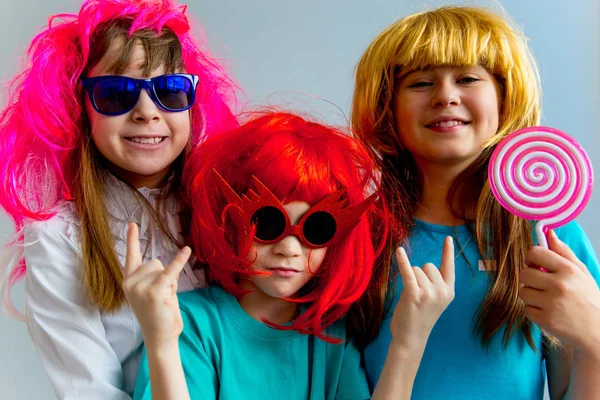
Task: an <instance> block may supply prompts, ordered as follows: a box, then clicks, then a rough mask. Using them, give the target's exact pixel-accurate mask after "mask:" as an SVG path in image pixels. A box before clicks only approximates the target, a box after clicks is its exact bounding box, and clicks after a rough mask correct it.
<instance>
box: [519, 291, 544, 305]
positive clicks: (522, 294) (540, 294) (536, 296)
mask: <svg viewBox="0 0 600 400" xmlns="http://www.w3.org/2000/svg"><path fill="white" fill-rule="evenodd" d="M519 298H520V299H521V300H523V302H524V303H525V304H527V305H528V306H530V307H536V308H539V309H541V308H542V306H544V305H545V296H544V291H542V290H537V289H533V288H530V287H527V286H523V287H521V288H520V289H519Z"/></svg>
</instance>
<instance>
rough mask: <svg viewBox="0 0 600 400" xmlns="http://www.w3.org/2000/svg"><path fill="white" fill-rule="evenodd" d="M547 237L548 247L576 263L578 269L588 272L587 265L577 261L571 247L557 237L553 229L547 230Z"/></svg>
mask: <svg viewBox="0 0 600 400" xmlns="http://www.w3.org/2000/svg"><path fill="white" fill-rule="evenodd" d="M547 237H548V249H550V250H552V251H553V252H555V253H556V254H558V255H559V256H561V257H563V258H566V259H567V260H569V261H571V262H572V263H573V264H575V265H577V266H578V267H579V269H581V270H582V271H583V272H586V273H587V272H588V269H587V267H586V266H585V265H584V264H583V263H582V262H581V261H579V259H578V258H577V256H576V255H575V253H573V250H571V248H570V247H569V246H567V244H566V243H565V242H563V241H562V240H560V239H559V238H558V236H557V235H556V233H555V232H554V229H551V230H550V232H548V235H547Z"/></svg>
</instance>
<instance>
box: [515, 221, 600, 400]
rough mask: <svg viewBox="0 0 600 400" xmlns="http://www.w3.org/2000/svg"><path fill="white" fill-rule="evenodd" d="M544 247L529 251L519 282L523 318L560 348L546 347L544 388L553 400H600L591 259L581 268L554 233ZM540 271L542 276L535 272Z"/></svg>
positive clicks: (599, 311) (599, 296)
mask: <svg viewBox="0 0 600 400" xmlns="http://www.w3.org/2000/svg"><path fill="white" fill-rule="evenodd" d="M548 247H549V249H544V248H541V247H537V246H536V247H534V248H532V249H531V250H530V251H529V253H528V255H527V259H526V264H527V266H528V267H529V268H524V269H523V271H522V272H521V275H520V279H521V282H522V283H523V284H524V285H525V286H524V287H522V288H521V290H520V292H519V296H520V297H521V299H522V300H523V302H524V303H525V314H526V315H527V317H528V318H529V319H530V320H531V321H533V322H534V323H536V324H538V325H539V326H540V327H541V328H542V329H544V330H545V331H546V332H548V333H549V334H551V335H552V336H555V337H557V338H558V339H559V340H560V341H561V343H562V344H563V345H564V347H554V348H551V349H549V352H548V357H547V368H548V387H549V391H550V394H551V395H552V398H553V399H561V398H564V396H565V395H566V398H568V399H597V398H599V397H600V382H599V381H598V380H597V377H598V376H600V329H599V328H598V327H600V289H599V288H598V284H597V282H596V281H595V279H594V277H593V275H592V273H591V272H590V271H592V270H593V271H594V273H597V270H598V264H597V261H596V258H595V257H591V256H589V255H588V256H586V255H585V254H583V257H582V259H583V260H585V262H587V263H588V265H587V266H586V265H585V264H584V263H583V262H582V261H581V260H580V259H579V258H578V257H577V256H576V255H575V253H574V252H573V251H572V250H571V248H570V247H569V246H568V245H566V244H565V243H564V242H562V241H561V240H560V239H558V237H557V236H556V234H555V233H554V232H550V233H549V235H548ZM540 267H543V268H544V269H545V270H546V272H543V271H540V270H539V268H540Z"/></svg>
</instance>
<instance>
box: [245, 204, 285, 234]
mask: <svg viewBox="0 0 600 400" xmlns="http://www.w3.org/2000/svg"><path fill="white" fill-rule="evenodd" d="M252 223H253V224H254V225H255V226H256V233H255V234H254V236H255V237H256V238H257V239H259V240H264V241H270V240H275V239H277V238H278V237H280V236H281V235H282V234H283V232H284V231H285V224H286V222H285V216H284V215H283V213H282V212H281V210H280V209H278V208H276V207H271V206H268V207H261V208H259V209H258V210H256V212H255V213H254V214H252Z"/></svg>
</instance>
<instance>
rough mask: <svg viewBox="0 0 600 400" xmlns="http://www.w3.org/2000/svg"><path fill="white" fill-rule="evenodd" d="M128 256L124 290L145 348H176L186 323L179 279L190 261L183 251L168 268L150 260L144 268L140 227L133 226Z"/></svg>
mask: <svg viewBox="0 0 600 400" xmlns="http://www.w3.org/2000/svg"><path fill="white" fill-rule="evenodd" d="M128 228H129V229H128V231H127V256H126V259H125V268H124V270H123V290H124V292H125V297H127V300H128V301H129V304H130V305H131V308H132V310H133V312H134V313H135V316H136V317H137V319H138V321H139V323H140V327H141V329H142V334H143V336H144V341H145V342H146V345H151V346H159V347H160V346H165V345H167V346H168V345H173V344H177V340H178V338H179V335H180V334H181V331H182V329H183V321H182V319H181V312H180V310H179V302H178V300H177V278H178V277H179V273H180V272H181V270H182V269H183V267H184V265H185V263H186V262H187V260H188V258H189V257H190V254H191V250H190V248H189V247H187V246H186V247H184V248H183V249H181V250H180V251H179V253H178V254H177V255H176V256H175V259H173V261H171V263H170V264H169V265H167V266H166V267H163V265H162V264H161V262H160V261H158V260H150V261H149V262H147V263H146V264H143V265H142V254H141V252H140V241H139V233H138V226H137V224H135V223H134V222H130V223H129V226H128Z"/></svg>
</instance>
